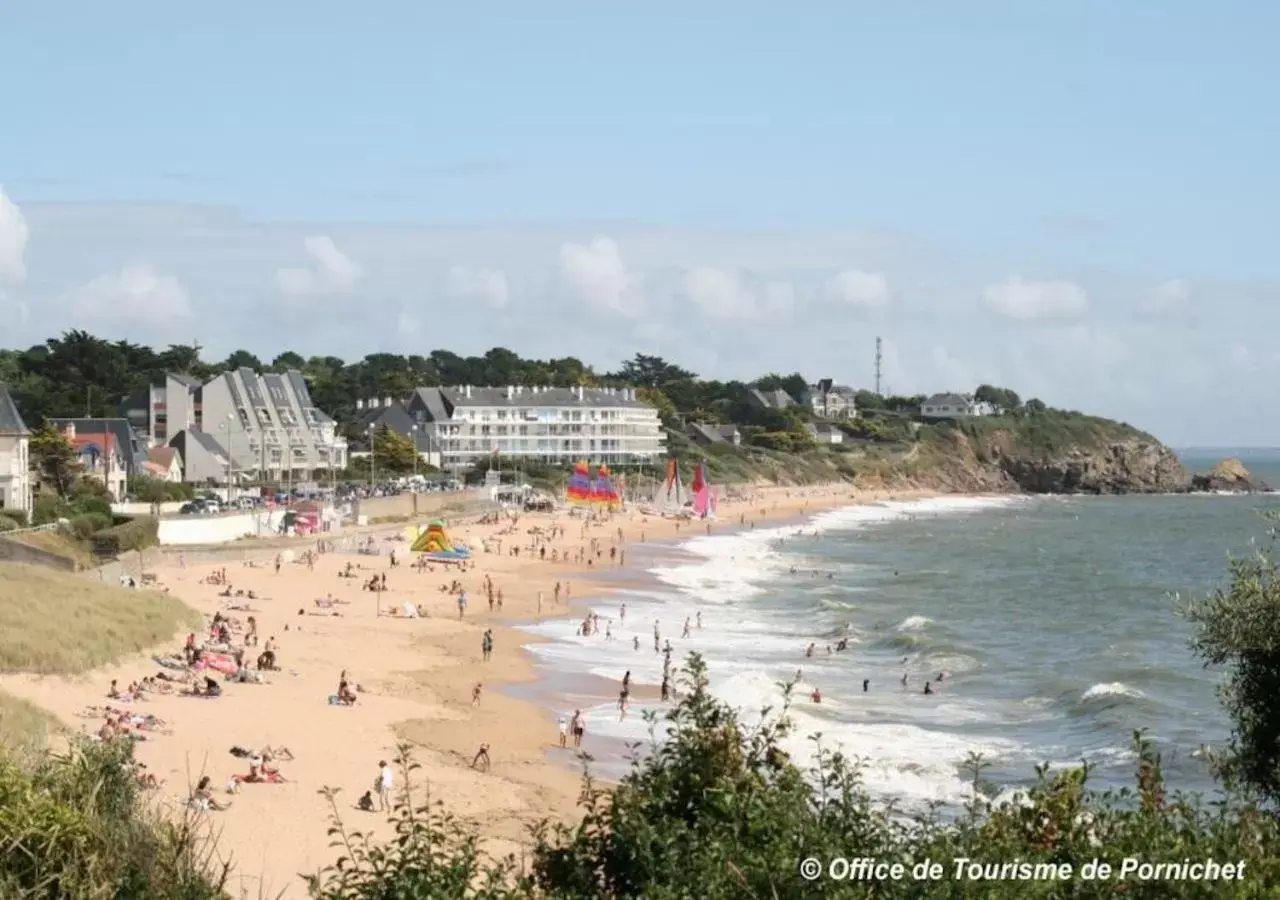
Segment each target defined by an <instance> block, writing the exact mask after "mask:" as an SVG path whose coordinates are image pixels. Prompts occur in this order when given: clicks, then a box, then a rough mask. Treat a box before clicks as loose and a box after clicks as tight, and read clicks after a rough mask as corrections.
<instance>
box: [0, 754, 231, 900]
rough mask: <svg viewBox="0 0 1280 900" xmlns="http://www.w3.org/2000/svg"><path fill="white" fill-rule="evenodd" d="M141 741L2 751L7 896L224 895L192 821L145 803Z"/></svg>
mask: <svg viewBox="0 0 1280 900" xmlns="http://www.w3.org/2000/svg"><path fill="white" fill-rule="evenodd" d="M131 758H132V747H131V745H129V744H127V743H125V744H123V745H113V746H102V745H92V744H88V743H87V742H85V743H83V744H81V743H77V744H76V745H75V746H74V747H73V748H72V749H71V750H70V751H69V752H68V753H65V754H59V755H46V756H44V757H43V758H41V759H39V760H38V761H36V762H34V763H33V764H31V765H23V764H21V763H19V762H18V761H17V760H16V759H15V758H14V757H13V756H11V755H8V754H0V896H2V897H15V898H17V897H41V898H51V900H52V898H64V897H65V898H75V900H81V898H83V900H98V898H101V900H108V898H131V900H214V898H218V900H222V898H224V897H226V893H225V892H224V889H223V885H224V884H225V880H226V872H225V870H224V871H218V869H217V868H216V867H215V866H213V865H212V864H211V860H210V859H209V858H208V857H207V856H205V855H204V854H203V853H202V851H201V849H200V847H201V845H202V842H201V841H200V840H198V839H197V837H196V834H195V830H194V828H193V824H194V823H193V822H191V821H189V820H188V821H182V822H179V823H177V824H170V823H168V822H164V821H162V820H160V819H159V818H157V817H155V816H153V815H151V814H150V813H149V811H148V810H146V809H145V807H144V804H143V799H142V797H141V796H140V794H141V792H140V790H139V788H138V786H137V782H136V780H135V777H134V775H133V771H132V767H131Z"/></svg>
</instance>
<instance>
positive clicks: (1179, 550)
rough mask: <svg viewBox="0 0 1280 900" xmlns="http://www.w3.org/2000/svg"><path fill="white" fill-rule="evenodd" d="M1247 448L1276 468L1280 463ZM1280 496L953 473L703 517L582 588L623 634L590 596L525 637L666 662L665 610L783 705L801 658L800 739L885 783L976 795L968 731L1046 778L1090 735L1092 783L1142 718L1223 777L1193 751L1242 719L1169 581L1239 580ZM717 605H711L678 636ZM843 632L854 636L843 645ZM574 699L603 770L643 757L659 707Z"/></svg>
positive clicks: (646, 679) (955, 797)
mask: <svg viewBox="0 0 1280 900" xmlns="http://www.w3.org/2000/svg"><path fill="white" fill-rule="evenodd" d="M1245 462H1246V464H1247V465H1249V466H1250V468H1251V469H1253V470H1254V472H1255V474H1257V475H1260V476H1261V477H1263V478H1268V480H1269V481H1270V482H1271V483H1272V485H1273V486H1274V485H1276V484H1280V465H1268V462H1269V461H1268V460H1267V459H1262V460H1250V459H1247V458H1246V460H1245ZM1188 463H1189V464H1192V465H1194V463H1195V461H1193V460H1188ZM1195 467H1196V468H1203V467H1204V466H1203V465H1201V466H1195ZM1277 506H1280V499H1278V498H1276V497H1274V496H1269V495H1268V496H1252V497H1241V496H1217V495H1194V496H1132V497H1031V498H1029V497H993V498H963V497H943V498H938V499H932V500H922V501H917V502H887V503H882V504H876V505H870V506H860V507H851V508H846V509H840V510H834V511H830V512H824V513H820V514H818V515H816V516H813V517H812V518H811V519H809V520H808V521H806V522H803V523H799V524H789V525H783V526H777V527H761V528H757V529H755V530H747V531H738V532H736V533H725V534H713V535H711V536H696V537H691V538H689V539H687V540H685V541H684V542H682V543H680V544H678V545H676V546H673V547H667V548H655V547H647V548H643V550H633V551H632V556H633V560H632V565H635V566H637V567H638V566H640V565H642V566H643V567H644V568H645V569H646V570H647V576H648V580H647V581H644V582H642V583H640V584H638V585H637V584H636V582H635V580H634V579H633V580H632V581H631V582H630V583H629V584H628V586H627V587H626V588H625V589H623V590H619V591H616V592H614V593H611V594H610V595H609V596H607V597H606V598H604V599H601V600H593V601H588V602H587V606H589V608H590V609H591V610H593V611H594V612H596V613H598V614H599V615H600V618H601V620H602V622H606V621H607V622H609V623H610V629H611V631H612V632H613V635H614V639H612V640H607V639H606V638H605V637H604V635H603V634H600V635H593V636H590V637H583V636H581V635H580V634H578V633H577V628H578V625H579V623H580V618H581V616H579V617H577V618H575V619H573V620H572V621H566V620H563V619H559V620H547V621H544V622H541V623H537V624H533V625H529V626H527V628H528V630H529V631H532V632H534V633H537V634H539V635H541V636H543V637H545V638H549V640H548V641H546V642H544V643H539V644H536V645H534V646H532V647H531V651H532V652H533V654H534V655H535V658H536V659H537V660H538V662H539V663H540V664H541V665H543V666H545V667H548V668H550V669H553V670H555V671H556V672H557V673H558V675H559V676H560V677H561V678H563V677H564V676H566V675H571V674H572V673H575V672H576V673H590V674H593V675H596V676H600V677H604V678H608V679H611V680H614V681H618V680H620V679H621V677H622V674H623V672H624V671H628V670H629V671H630V672H631V676H632V680H633V681H634V682H635V683H637V684H650V685H656V684H659V683H660V682H661V679H662V656H661V654H659V653H655V652H654V647H653V626H654V622H655V620H657V622H658V627H659V632H660V635H661V639H662V641H663V642H665V641H667V640H670V642H671V644H672V646H673V648H674V656H675V660H673V662H678V661H679V660H681V659H683V658H684V656H685V655H686V654H687V653H689V652H692V651H696V652H698V653H700V654H701V655H702V656H703V658H704V659H705V660H706V662H707V665H708V670H709V675H710V678H711V685H712V690H713V692H714V693H715V695H716V696H717V697H719V698H720V699H721V700H723V701H725V702H726V703H728V704H730V705H731V706H733V707H735V708H736V709H738V710H739V711H740V712H741V713H742V715H743V716H744V718H746V719H747V720H748V721H759V720H760V716H761V713H760V711H761V709H762V708H764V707H767V706H772V707H774V708H775V709H776V708H777V707H779V706H780V704H781V702H782V699H783V698H782V692H781V689H780V687H779V684H780V683H782V682H786V681H790V680H792V679H794V678H795V677H796V674H797V670H799V672H800V674H801V680H800V683H799V684H798V685H797V687H796V688H795V691H794V693H793V699H792V706H791V712H790V715H791V719H792V721H793V723H794V724H795V726H796V730H795V734H794V735H793V737H791V738H790V739H789V743H788V746H787V749H788V750H789V751H790V752H791V753H792V755H793V757H794V758H796V759H797V760H798V761H800V762H804V761H806V760H809V759H812V751H813V747H814V744H813V742H812V741H811V740H810V736H811V735H814V734H819V733H820V734H821V736H822V743H823V744H824V745H825V746H826V747H828V748H830V749H833V750H835V749H838V750H841V751H843V752H844V753H845V754H847V755H852V756H856V757H858V758H860V759H861V760H862V762H863V765H864V772H863V777H864V780H865V782H866V785H867V787H868V789H869V790H871V791H872V792H873V793H876V794H879V795H884V796H892V797H895V798H898V799H899V800H900V801H902V802H905V803H907V804H923V803H927V802H931V801H936V802H941V803H944V804H959V803H962V802H964V800H965V799H966V798H967V797H968V796H970V784H969V781H968V779H967V777H966V774H965V770H964V763H965V761H966V759H968V758H969V757H970V756H971V755H973V754H981V756H982V757H983V759H984V760H985V761H986V762H987V763H988V765H989V768H988V769H987V770H986V771H985V772H984V779H985V780H986V781H987V782H988V784H990V785H993V786H994V788H991V789H993V790H995V791H1006V792H1007V791H1011V790H1014V789H1016V788H1017V787H1019V786H1023V785H1025V784H1027V783H1029V782H1030V781H1031V780H1032V779H1033V777H1034V766H1035V765H1036V764H1037V763H1041V762H1047V763H1050V764H1052V765H1067V764H1072V763H1077V762H1079V761H1080V760H1082V759H1085V760H1088V761H1089V762H1090V763H1091V764H1092V765H1093V767H1094V779H1095V783H1096V784H1097V785H1098V786H1100V787H1101V786H1120V785H1124V784H1132V781H1133V778H1132V775H1133V762H1134V758H1133V753H1132V748H1131V736H1132V732H1133V731H1134V730H1135V729H1139V728H1142V729H1147V731H1148V735H1149V736H1150V737H1151V738H1153V739H1154V740H1155V741H1156V743H1157V745H1158V746H1159V748H1160V750H1161V752H1162V753H1163V754H1164V757H1165V762H1166V766H1167V772H1168V776H1169V780H1170V784H1171V785H1172V786H1175V787H1179V788H1189V789H1200V790H1209V789H1211V788H1212V781H1211V779H1210V777H1209V774H1208V772H1207V771H1206V770H1205V767H1204V765H1203V763H1202V762H1201V760H1200V759H1199V758H1198V754H1197V751H1198V749H1199V748H1200V747H1201V746H1203V745H1204V744H1210V743H1215V742H1219V741H1221V740H1223V739H1224V738H1225V737H1226V736H1227V733H1228V724H1227V722H1226V720H1225V717H1224V716H1223V714H1222V712H1221V710H1220V708H1219V706H1218V703H1217V701H1216V698H1215V695H1214V689H1215V686H1216V684H1217V683H1218V680H1219V679H1220V677H1221V674H1220V673H1218V672H1214V671H1210V670H1206V669H1205V668H1204V667H1203V666H1202V665H1201V663H1200V662H1199V661H1198V660H1197V659H1195V658H1194V657H1193V656H1192V654H1191V652H1190V650H1189V649H1188V646H1187V642H1188V638H1189V636H1190V627H1189V626H1188V625H1187V623H1186V622H1184V621H1183V620H1182V619H1180V618H1179V617H1178V615H1177V602H1176V600H1175V599H1174V598H1173V597H1172V596H1171V595H1173V594H1175V593H1181V594H1182V595H1184V596H1186V595H1192V594H1196V593H1203V592H1205V591H1209V590H1212V589H1214V588H1215V587H1221V586H1224V585H1225V584H1226V579H1227V562H1228V553H1229V552H1231V551H1234V552H1247V551H1248V550H1249V547H1250V543H1251V541H1255V540H1265V537H1266V524H1265V523H1264V522H1263V520H1262V519H1261V518H1260V517H1259V515H1258V510H1259V509H1260V508H1266V507H1277ZM722 527H723V526H722ZM631 574H633V575H634V574H635V573H634V572H633V573H631ZM575 588H576V589H575V593H579V592H583V591H585V590H586V589H587V585H586V584H584V583H582V582H578V583H577V584H576V585H575ZM622 603H625V604H626V620H625V622H622V621H621V620H620V616H619V613H620V606H621V604H622ZM699 612H701V613H702V621H703V627H702V628H701V629H698V628H697V627H696V626H695V627H694V628H693V629H692V633H691V635H690V637H689V638H683V637H682V630H683V626H684V622H685V621H686V619H694V620H696V616H697V614H698V613H699ZM637 636H638V637H639V639H640V642H639V643H640V646H639V650H635V649H633V639H634V638H635V637H637ZM842 637H847V638H848V639H849V645H848V649H847V650H846V651H845V652H832V653H828V652H827V650H826V648H827V646H828V645H830V646H832V648H833V650H834V646H835V644H836V642H837V641H838V640H839V639H841V638H842ZM810 644H815V645H816V646H817V652H816V653H815V654H814V655H813V656H812V657H811V658H806V656H805V651H806V648H807V647H808V646H809V645H810ZM940 673H945V677H944V679H943V681H942V682H940V683H935V684H934V685H933V686H934V688H936V691H937V692H936V693H935V694H933V695H931V696H926V695H924V694H923V693H922V687H923V684H924V682H925V681H926V680H931V679H935V678H936V676H937V675H938V674H940ZM904 674H905V675H906V676H907V684H906V686H905V687H904V686H903V685H902V684H901V678H902V676H903V675H904ZM864 679H869V681H870V684H869V689H868V690H867V691H866V692H864V691H863V685H862V682H863V680H864ZM814 687H817V688H820V689H821V691H822V695H823V696H822V703H821V704H815V703H813V702H812V701H811V700H810V699H809V694H810V692H811V691H812V690H813V688H814ZM566 702H567V703H572V704H573V705H582V706H584V710H583V711H584V713H585V715H586V716H587V722H588V734H589V735H590V738H589V740H590V741H591V742H593V746H592V747H591V748H590V749H591V750H592V752H593V755H594V756H596V757H597V760H598V762H597V768H598V769H599V770H601V771H602V772H603V773H604V774H608V775H618V774H620V773H621V772H622V771H624V770H625V767H626V763H625V761H624V759H623V755H622V748H623V747H624V746H625V743H626V742H629V741H643V740H647V739H648V738H649V734H648V730H649V726H648V725H646V723H645V722H644V720H643V718H642V716H641V710H642V709H643V708H645V707H646V706H647V707H649V708H654V709H657V710H659V711H660V710H661V708H662V704H660V703H635V704H634V706H633V709H632V710H631V711H630V713H629V714H628V716H627V717H626V718H625V719H622V720H620V718H619V714H618V709H617V705H616V699H615V698H606V697H598V698H595V699H594V701H593V700H587V699H583V698H582V697H575V698H573V699H572V700H566ZM569 711H571V710H569ZM659 737H660V734H659Z"/></svg>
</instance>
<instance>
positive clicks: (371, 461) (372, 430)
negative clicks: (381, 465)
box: [369, 425, 378, 493]
mask: <svg viewBox="0 0 1280 900" xmlns="http://www.w3.org/2000/svg"><path fill="white" fill-rule="evenodd" d="M377 428H378V427H377V426H376V425H370V426H369V492H370V493H373V485H374V477H373V475H374V468H373V467H374V455H375V453H376V451H375V450H374V448H373V437H374V433H375V432H376V431H377Z"/></svg>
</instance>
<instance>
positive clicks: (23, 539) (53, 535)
mask: <svg viewBox="0 0 1280 900" xmlns="http://www.w3.org/2000/svg"><path fill="white" fill-rule="evenodd" d="M3 540H8V541H16V542H18V543H20V544H26V545H27V546H28V547H35V548H36V549H37V550H44V551H45V552H47V553H52V554H54V555H55V556H61V557H64V558H66V559H69V560H71V561H73V562H74V563H75V564H76V565H78V566H79V567H80V568H82V569H92V568H93V567H94V566H97V565H101V563H102V561H101V560H100V559H98V558H97V557H96V556H94V555H93V553H92V552H91V551H90V550H89V549H88V547H87V546H86V544H85V542H83V541H77V540H76V539H74V538H72V537H68V536H67V535H65V534H59V533H58V532H56V531H28V532H24V533H23V534H16V535H4V536H3Z"/></svg>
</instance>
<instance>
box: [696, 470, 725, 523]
mask: <svg viewBox="0 0 1280 900" xmlns="http://www.w3.org/2000/svg"><path fill="white" fill-rule="evenodd" d="M689 493H690V494H692V495H693V514H694V515H695V516H697V517H698V518H699V519H714V518H715V517H716V507H717V506H719V505H720V486H719V485H713V484H711V478H710V476H709V475H708V474H707V464H706V463H705V462H700V463H698V465H697V467H696V468H695V469H694V470H693V483H692V484H690V485H689Z"/></svg>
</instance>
